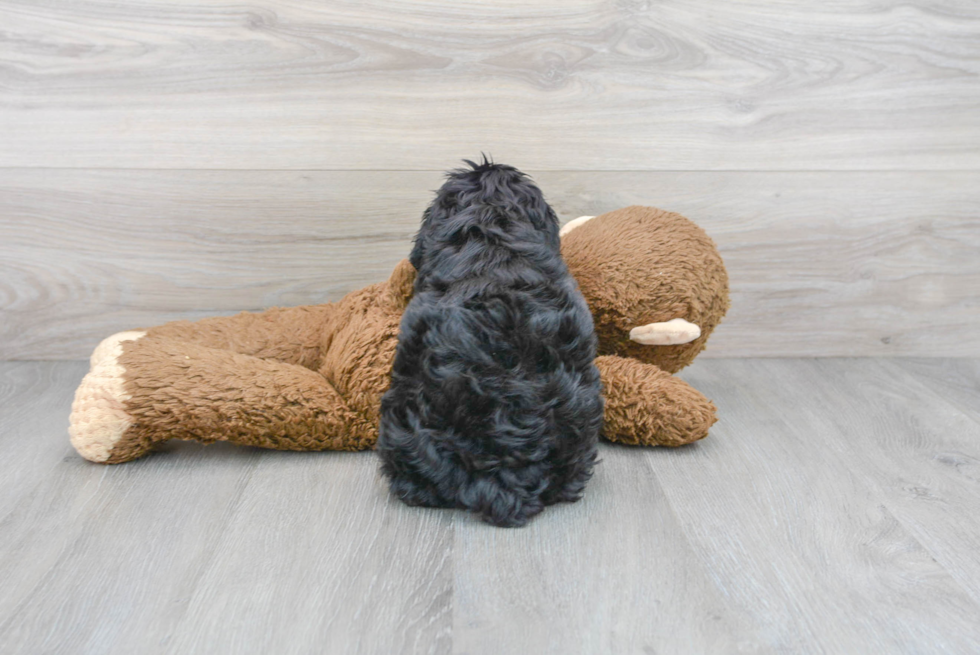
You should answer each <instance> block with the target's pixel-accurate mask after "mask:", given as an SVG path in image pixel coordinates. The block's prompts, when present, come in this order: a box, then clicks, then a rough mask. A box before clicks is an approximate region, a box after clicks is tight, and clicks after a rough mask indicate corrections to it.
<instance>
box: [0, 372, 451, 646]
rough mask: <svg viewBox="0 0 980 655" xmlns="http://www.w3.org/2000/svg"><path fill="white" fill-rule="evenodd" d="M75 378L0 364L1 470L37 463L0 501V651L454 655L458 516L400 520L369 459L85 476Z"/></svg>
mask: <svg viewBox="0 0 980 655" xmlns="http://www.w3.org/2000/svg"><path fill="white" fill-rule="evenodd" d="M80 368H81V367H80V366H79V365H78V364H77V363H71V364H68V365H66V364H63V363H57V364H56V363H50V362H45V363H37V362H33V363H16V364H11V363H7V364H0V375H2V379H3V381H4V382H3V385H2V386H0V407H2V410H3V411H2V414H0V416H2V417H3V418H2V419H0V420H2V426H0V439H2V442H0V443H3V444H4V446H5V448H7V449H8V451H9V452H8V455H7V456H6V457H5V458H4V461H3V463H2V464H0V466H3V468H4V471H3V472H4V473H7V472H8V471H7V470H6V469H7V468H8V467H9V468H11V469H13V468H14V466H16V465H17V464H18V462H20V463H21V465H23V464H33V470H32V471H30V473H29V474H28V475H25V476H21V478H20V479H18V478H16V477H15V478H14V482H18V483H19V484H18V486H11V485H8V484H7V481H8V480H11V478H10V477H4V478H3V479H4V486H3V489H2V494H0V502H2V503H3V505H0V509H2V510H3V512H2V514H0V528H2V529H0V579H3V581H4V583H3V585H2V587H0V652H3V653H38V652H48V653H134V652H140V653H158V652H167V653H193V652H221V653H270V652H276V653H312V652H344V653H347V652H350V653H354V652H358V653H446V652H449V645H450V642H449V637H450V628H451V615H450V614H449V610H450V601H451V598H452V593H451V588H452V577H451V575H452V568H451V561H450V559H449V556H450V547H451V545H452V538H453V533H452V515H451V514H450V513H438V512H428V513H426V512H421V513H420V512H418V511H415V510H411V509H410V508H407V507H404V506H402V505H400V504H389V503H388V502H387V498H386V493H385V490H384V488H383V486H382V485H381V483H380V481H379V480H378V477H379V476H378V474H377V464H376V461H375V459H374V457H373V454H371V453H366V454H362V456H357V455H353V456H351V455H350V454H343V453H331V454H329V455H328V456H326V457H323V456H322V454H321V455H317V454H313V453H305V454H301V455H300V456H298V457H297V456H296V454H295V453H275V452H268V451H259V450H255V449H236V448H230V447H224V446H223V445H221V446H218V447H213V448H203V447H201V446H198V445H196V444H175V445H169V446H168V447H167V448H166V452H165V453H162V454H160V455H158V456H156V457H153V458H150V459H146V460H141V461H139V462H134V463H133V465H132V466H126V467H103V466H91V465H90V464H89V463H88V462H85V461H84V460H82V459H80V458H79V457H78V456H77V455H73V456H67V455H68V453H69V452H70V450H71V449H70V446H68V443H67V438H66V435H65V428H64V423H65V421H66V417H67V411H68V402H66V400H65V396H70V393H71V389H72V387H73V386H74V385H75V384H77V377H78V373H79V370H80ZM37 379H41V380H45V381H49V382H50V385H49V386H48V389H47V391H46V392H45V393H36V389H35V387H37V386H38V385H37V381H36V380H37ZM32 392H35V393H32ZM17 405H19V406H20V408H21V412H20V413H16V412H15V413H14V414H13V415H11V413H10V412H9V410H10V409H12V408H14V407H15V406H17ZM38 417H56V418H57V421H54V422H53V423H56V424H57V425H56V426H53V427H52V426H47V425H46V426H45V429H43V431H41V432H40V433H34V434H31V433H30V432H28V431H27V428H28V427H30V426H34V425H36V424H37V422H38ZM48 420H50V418H49V419H48ZM25 432H27V433H26V434H25ZM38 444H41V446H39V445H38ZM42 446H43V448H44V449H45V450H40V448H41V447H42ZM39 451H40V452H39ZM11 457H12V458H13V459H11ZM406 520H407V523H406Z"/></svg>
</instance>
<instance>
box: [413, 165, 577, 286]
mask: <svg viewBox="0 0 980 655" xmlns="http://www.w3.org/2000/svg"><path fill="white" fill-rule="evenodd" d="M466 164H467V165H468V168H460V169H456V170H453V171H450V172H449V173H447V174H446V182H445V183H444V184H443V185H442V187H441V188H440V189H439V190H438V191H437V192H436V197H435V199H434V200H433V201H432V204H430V205H429V207H428V208H427V209H426V210H425V213H424V214H423V216H422V226H421V228H420V229H419V232H418V235H417V236H416V237H415V245H414V247H413V249H412V253H411V255H410V257H409V259H410V260H411V262H412V265H413V266H414V267H415V269H416V270H417V271H419V273H420V274H423V272H424V270H425V269H426V268H427V267H429V266H435V265H438V264H437V263H436V262H434V261H432V262H430V261H429V260H433V259H439V258H447V257H453V256H455V255H459V254H460V253H463V254H464V255H465V254H466V253H465V252H463V251H464V250H465V249H467V248H470V249H472V250H476V249H478V248H480V247H483V246H486V245H491V246H492V245H506V246H507V247H508V248H510V249H516V250H526V251H527V252H528V253H532V252H535V251H537V252H540V251H541V249H542V246H544V247H545V249H546V250H547V251H548V252H551V253H557V252H558V251H559V249H560V242H559V238H558V217H557V216H556V215H555V212H554V211H553V210H552V209H551V207H550V206H549V205H548V203H547V202H545V199H544V196H543V195H542V193H541V190H540V189H538V187H537V186H536V185H535V184H534V183H533V182H532V181H531V179H530V178H529V177H528V176H527V175H525V174H524V173H522V172H521V171H519V170H517V169H516V168H514V167H513V166H506V165H504V164H494V163H492V162H490V161H488V160H487V159H486V157H484V159H483V161H482V162H481V163H479V164H477V163H474V162H472V161H468V160H466Z"/></svg>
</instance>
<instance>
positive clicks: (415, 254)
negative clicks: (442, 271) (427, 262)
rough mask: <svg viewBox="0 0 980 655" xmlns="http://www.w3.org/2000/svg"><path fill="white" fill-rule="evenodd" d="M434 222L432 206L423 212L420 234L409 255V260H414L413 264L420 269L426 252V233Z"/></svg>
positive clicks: (416, 236) (417, 235) (416, 268)
mask: <svg viewBox="0 0 980 655" xmlns="http://www.w3.org/2000/svg"><path fill="white" fill-rule="evenodd" d="M431 223H432V206H429V207H428V208H426V210H425V212H423V213H422V226H421V227H420V228H419V232H418V234H416V235H415V245H414V246H412V252H411V254H409V256H408V260H409V261H410V262H412V266H414V267H415V270H416V271H418V270H419V269H420V268H421V267H422V256H423V254H424V253H425V241H426V235H427V234H428V232H429V229H430V226H431Z"/></svg>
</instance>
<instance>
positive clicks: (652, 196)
mask: <svg viewBox="0 0 980 655" xmlns="http://www.w3.org/2000/svg"><path fill="white" fill-rule="evenodd" d="M534 177H535V179H536V180H537V182H538V183H539V184H540V186H541V187H542V189H543V190H544V191H545V194H546V196H547V197H548V200H549V201H550V202H551V203H552V204H553V205H554V207H555V209H556V211H557V212H558V213H559V215H560V216H561V217H562V219H563V220H568V219H570V218H574V217H576V216H580V215H583V214H598V213H602V212H605V211H609V210H612V209H616V208H619V207H623V206H626V205H630V204H645V205H654V206H659V207H663V208H665V209H670V210H673V211H678V212H680V213H682V214H685V215H686V216H688V217H690V218H691V219H692V220H694V221H695V222H697V223H698V224H700V225H701V226H702V227H704V228H705V229H706V230H707V232H708V234H709V235H711V236H712V237H713V238H714V239H715V241H716V242H717V244H718V246H719V249H720V250H721V252H722V255H723V257H724V259H725V262H726V265H727V267H728V269H729V274H730V278H731V288H732V309H731V311H730V313H729V315H728V316H727V318H726V319H725V322H724V323H723V324H722V325H721V327H720V328H719V329H718V330H717V331H716V333H715V335H714V336H713V337H712V341H711V343H710V347H709V349H708V351H707V353H706V356H709V357H711V356H727V357H731V356H791V355H795V356H802V355H817V356H835V355H836V356H842V355H846V356H860V355H903V356H910V355H922V356H964V355H972V356H980V292H978V289H980V257H977V253H978V252H980V209H978V208H980V174H977V173H972V172H958V173H957V172H937V173H923V172H918V173H888V172H876V173H833V172H821V173H816V172H810V173H803V172H799V173H765V172H755V173H748V172H738V173H734V172H725V173H707V172H703V173H664V172H659V173H635V172H634V173H609V172H607V173H586V172H581V173H579V172H537V173H534ZM439 184H440V174H439V173H433V172H390V171H388V172H386V171H361V172H358V171H338V172H323V171H319V172H317V171H306V172H302V171H301V172H293V171H116V170H113V171H83V170H56V171H52V170H43V171H42V170H32V169H16V170H6V171H3V172H2V175H0V217H2V219H0V359H57V358H70V359H80V358H84V357H87V356H88V355H89V353H90V352H91V350H92V348H93V347H94V346H95V344H97V343H98V342H99V340H101V339H102V338H104V337H106V336H108V335H109V334H112V333H113V332H117V331H119V330H122V329H129V328H133V327H138V326H150V325H156V324H159V323H162V322H165V321H167V320H172V319H177V318H189V319H195V318H200V317H203V316H208V315H213V314H221V313H233V312H237V311H241V310H258V309H262V308H265V307H269V306H273V305H299V304H310V303H320V302H327V301H332V300H337V299H339V298H340V297H342V296H343V294H344V293H346V292H348V291H351V290H353V289H357V288H360V287H363V286H364V285H367V284H370V283H372V282H377V281H380V280H383V279H385V278H386V277H387V275H388V274H389V272H390V271H391V269H392V267H393V266H394V264H395V263H396V262H397V261H398V260H399V259H400V258H402V257H404V256H405V255H407V253H408V251H409V249H410V247H411V238H412V235H413V234H414V232H415V230H416V229H417V225H418V220H419V217H420V216H421V212H422V209H423V208H424V206H425V204H426V203H427V202H428V200H429V199H430V198H431V193H432V190H434V189H435V188H437V187H438V185H439Z"/></svg>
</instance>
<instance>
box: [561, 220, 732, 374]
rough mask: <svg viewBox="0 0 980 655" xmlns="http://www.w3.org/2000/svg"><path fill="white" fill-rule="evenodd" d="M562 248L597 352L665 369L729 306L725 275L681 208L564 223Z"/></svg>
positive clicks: (682, 362) (672, 368)
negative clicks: (595, 339)
mask: <svg viewBox="0 0 980 655" xmlns="http://www.w3.org/2000/svg"><path fill="white" fill-rule="evenodd" d="M562 255H563V256H564V258H565V261H566V263H567V264H568V268H569V270H570V271H571V272H572V274H573V275H574V276H575V279H576V280H578V284H579V287H580V288H581V290H582V294H583V295H584V296H585V299H586V300H587V301H588V303H589V307H590V308H591V310H592V316H593V318H594V320H595V329H596V334H597V335H598V337H599V354H600V355H619V356H621V357H635V358H636V359H639V360H641V361H644V362H648V363H650V364H654V365H656V366H658V367H660V368H661V369H663V370H665V371H668V372H670V373H675V372H677V371H679V370H680V369H682V368H684V367H685V366H687V365H688V364H690V363H691V361H693V360H694V358H695V357H696V356H697V354H698V353H700V352H701V351H702V350H703V349H704V346H705V342H706V341H707V339H708V337H709V336H710V335H711V332H712V330H714V328H715V326H716V325H718V323H719V322H720V321H721V318H722V316H724V315H725V312H726V311H727V310H728V274H727V273H726V271H725V265H724V263H722V260H721V256H720V255H719V254H718V250H717V248H716V247H715V244H714V243H713V242H712V241H711V239H710V238H708V235H707V234H705V233H704V230H702V229H701V228H699V227H698V226H697V225H695V224H694V223H692V222H691V221H689V220H688V219H686V218H684V217H683V216H681V215H680V214H674V213H672V212H666V211H662V210H659V209H653V208H651V207H639V206H633V207H626V208H624V209H617V210H616V211H612V212H609V213H608V214H603V215H601V216H597V217H595V218H592V219H588V220H581V219H579V220H576V221H573V222H572V223H570V224H568V225H566V226H565V228H564V229H563V237H562Z"/></svg>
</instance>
